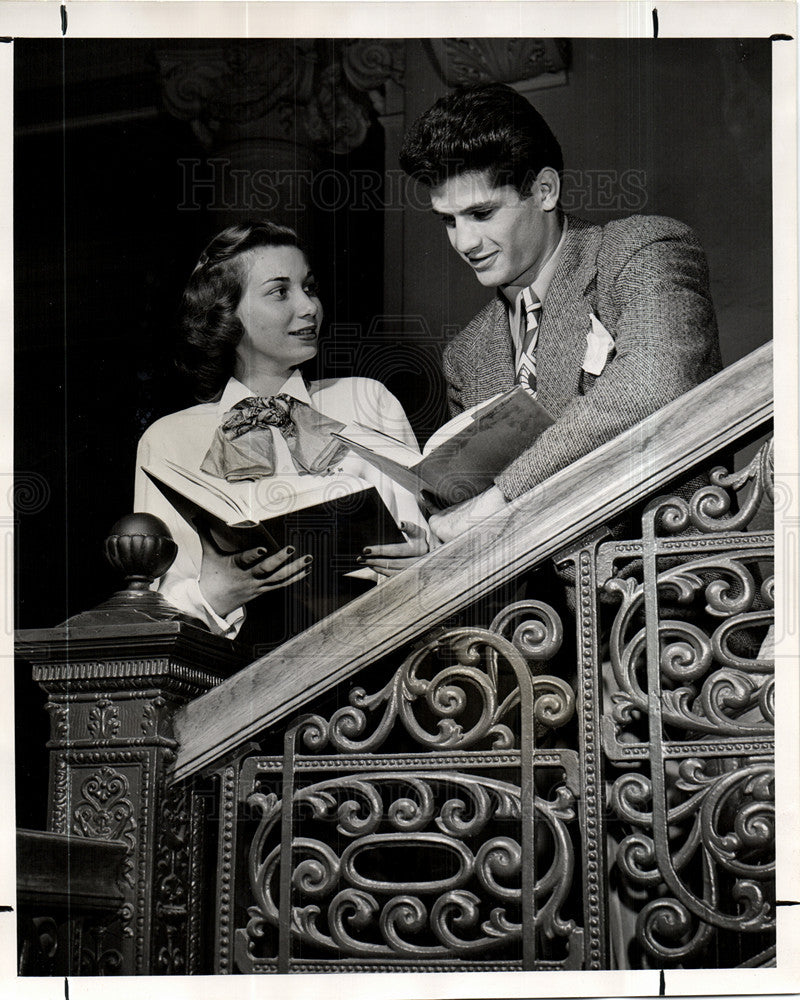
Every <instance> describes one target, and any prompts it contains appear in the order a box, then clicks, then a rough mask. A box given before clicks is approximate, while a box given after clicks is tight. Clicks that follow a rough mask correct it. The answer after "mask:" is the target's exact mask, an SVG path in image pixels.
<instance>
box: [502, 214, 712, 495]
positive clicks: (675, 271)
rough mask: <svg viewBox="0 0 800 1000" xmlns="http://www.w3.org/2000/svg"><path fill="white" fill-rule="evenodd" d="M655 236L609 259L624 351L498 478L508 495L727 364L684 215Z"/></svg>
mask: <svg viewBox="0 0 800 1000" xmlns="http://www.w3.org/2000/svg"><path fill="white" fill-rule="evenodd" d="M650 236H651V238H650V239H648V240H642V239H640V240H639V241H638V243H637V242H635V241H630V242H629V247H631V249H629V251H628V252H624V253H623V252H619V251H617V252H615V253H614V254H613V256H610V257H609V260H608V262H607V263H606V264H605V265H604V266H605V267H606V268H607V273H606V275H604V276H603V280H604V281H608V282H609V284H608V287H609V294H610V299H611V302H612V305H613V307H614V309H615V312H616V314H617V316H618V319H617V322H616V324H615V327H614V329H613V330H612V331H611V332H612V333H614V334H615V335H616V336H615V353H614V354H613V355H612V357H611V360H610V361H609V362H608V363H607V365H606V367H605V369H604V370H603V372H602V374H601V375H600V376H599V377H598V378H597V380H596V382H595V383H594V385H593V386H592V387H591V388H590V389H589V390H588V391H587V393H586V395H583V396H580V395H578V396H576V397H575V398H573V399H572V400H571V401H570V402H569V404H568V405H567V407H566V408H565V409H564V411H563V412H562V413H561V415H560V416H559V417H558V419H557V420H556V422H555V423H554V424H553V425H552V427H549V428H548V429H547V430H546V431H545V432H544V433H543V434H542V435H541V436H540V437H539V438H538V439H537V441H536V442H535V443H534V445H533V446H532V447H531V448H529V449H528V450H527V451H526V452H524V453H523V454H522V455H521V456H520V457H519V458H518V459H516V460H515V461H514V462H513V463H512V464H511V465H509V466H508V468H507V469H505V470H504V471H503V473H502V474H501V475H500V476H498V477H497V479H496V484H497V486H498V488H499V489H500V491H501V492H502V493H503V495H504V496H505V497H506V499H509V500H510V499H513V498H514V497H517V496H519V495H521V494H522V493H525V492H526V491H527V490H530V489H532V488H533V487H534V486H536V485H538V484H539V483H541V482H543V481H544V480H545V479H547V478H549V477H550V476H552V475H553V474H554V473H556V472H558V471H559V470H560V469H563V468H564V467H565V466H567V465H570V464H571V463H572V462H574V461H576V460H577V459H579V458H581V457H582V456H583V455H586V454H587V453H588V452H590V451H592V450H594V449H595V448H597V447H598V446H599V445H601V444H603V443H604V442H606V441H608V440H610V439H611V438H613V437H616V436H617V435H618V434H620V433H621V432H622V431H624V430H626V429H627V428H628V427H631V426H632V425H633V424H635V423H637V422H638V421H640V420H642V419H644V417H646V416H648V415H649V414H651V413H653V412H654V411H655V410H657V409H659V408H660V407H662V406H664V405H665V404H666V403H668V402H670V401H671V400H673V399H675V398H676V397H678V396H680V395H681V394H682V393H684V392H686V391H687V390H689V389H691V388H692V387H693V386H695V385H697V384H698V383H699V382H702V381H703V380H704V379H706V378H708V377H709V376H710V375H712V374H713V373H714V372H715V371H717V370H718V369H719V368H720V367H721V365H720V358H719V343H718V334H717V324H716V319H715V316H714V308H713V305H712V302H711V297H710V294H709V290H708V269H707V265H706V260H705V255H704V254H703V251H702V249H701V247H700V245H699V243H698V241H697V239H696V238H695V236H694V234H693V233H692V232H691V231H690V230H689V229H687V228H686V227H685V226H682V225H681V224H679V223H673V224H672V225H671V226H670V227H669V228H668V229H666V230H665V231H664V232H663V234H662V235H661V236H660V237H657V238H652V232H651V233H650ZM631 244H632V246H631ZM600 263H601V261H600V259H598V275H599V274H600ZM599 281H600V277H598V282H599ZM601 318H602V317H601Z"/></svg>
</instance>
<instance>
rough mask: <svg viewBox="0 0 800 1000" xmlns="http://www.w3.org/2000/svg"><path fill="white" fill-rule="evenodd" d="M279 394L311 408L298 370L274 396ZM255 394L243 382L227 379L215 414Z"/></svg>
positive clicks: (225, 411) (305, 386) (306, 387)
mask: <svg viewBox="0 0 800 1000" xmlns="http://www.w3.org/2000/svg"><path fill="white" fill-rule="evenodd" d="M279 393H284V394H285V395H287V396H291V397H292V398H293V399H297V400H299V401H300V402H301V403H307V404H308V405H309V406H311V405H312V404H311V396H309V394H308V386H307V385H306V383H305V381H304V379H303V375H302V373H301V372H300V370H299V369H295V371H293V372H292V374H291V375H290V376H289V378H287V379H286V381H285V382H284V383H283V385H282V386H281V387H280V389H279V390H278V392H277V393H276V395H278V394H279ZM255 395H256V393H254V392H253V390H252V389H248V388H247V386H246V385H245V384H244V382H240V381H239V380H238V379H236V378H233V377H231V378H229V379H228V384H227V385H226V386H225V389H224V391H223V393H222V396H221V397H220V400H219V402H218V403H217V412H218V413H219V414H220V415H222V414H223V413H227V412H228V410H230V409H231V407H233V406H236V404H237V403H241V401H242V400H243V399H247V397H248V396H255Z"/></svg>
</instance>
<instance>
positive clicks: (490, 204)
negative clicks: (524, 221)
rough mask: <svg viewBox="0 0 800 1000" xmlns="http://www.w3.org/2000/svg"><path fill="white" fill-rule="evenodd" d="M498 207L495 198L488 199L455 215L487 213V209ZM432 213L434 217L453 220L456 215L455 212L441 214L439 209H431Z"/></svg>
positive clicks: (477, 202) (468, 206)
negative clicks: (439, 216)
mask: <svg viewBox="0 0 800 1000" xmlns="http://www.w3.org/2000/svg"><path fill="white" fill-rule="evenodd" d="M496 205H497V203H496V201H495V200H494V199H493V198H488V199H486V200H484V201H476V202H475V203H474V204H472V205H467V207H466V208H462V209H461V210H460V211H459V212H456V213H455V214H456V215H468V214H469V213H470V212H484V211H486V209H489V208H495V207H496ZM431 211H432V212H433V214H434V215H441V216H443V217H451V218H452V216H453V214H454V213H453V212H440V211H439V210H438V209H436V208H433V207H431Z"/></svg>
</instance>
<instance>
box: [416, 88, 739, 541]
mask: <svg viewBox="0 0 800 1000" xmlns="http://www.w3.org/2000/svg"><path fill="white" fill-rule="evenodd" d="M400 164H401V166H402V167H403V169H404V170H405V171H406V173H407V174H409V175H410V176H411V177H413V178H416V179H417V180H419V181H422V182H423V183H424V184H425V185H427V186H428V187H429V189H430V198H431V207H432V209H433V211H434V212H435V213H436V214H437V215H438V216H439V218H440V219H441V220H442V222H443V224H444V225H445V227H446V228H447V234H448V236H449V238H450V242H451V244H452V246H453V248H454V249H455V251H456V252H457V253H458V254H459V256H460V257H461V258H462V259H463V260H464V261H465V263H466V264H467V265H468V266H469V267H471V268H472V270H473V271H474V273H475V277H476V278H477V279H478V281H479V282H480V283H481V284H482V285H485V286H486V287H487V289H488V288H491V289H496V290H497V294H496V295H495V296H494V298H493V299H492V300H491V301H490V302H489V303H488V304H487V305H486V306H485V307H484V308H483V309H482V310H481V311H480V312H479V313H478V315H477V316H475V317H474V319H473V320H472V321H471V322H470V323H469V324H468V325H467V326H466V327H465V328H464V329H463V330H462V331H461V332H460V333H459V334H458V335H457V336H456V337H455V339H454V340H452V341H451V342H450V343H449V344H448V346H447V348H446V350H445V353H444V361H443V365H444V373H445V377H446V379H447V383H448V390H449V401H450V410H451V413H452V415H455V414H457V413H459V412H460V411H461V410H463V409H465V408H466V407H469V406H472V405H473V404H475V403H480V402H482V401H484V400H486V399H488V398H489V397H491V396H493V395H495V394H496V393H499V392H502V391H504V390H506V389H509V388H511V387H512V386H513V385H514V384H515V383H516V382H522V383H524V384H527V385H529V387H530V388H531V391H533V392H535V393H536V396H537V398H538V400H539V401H540V402H541V403H542V404H543V405H544V406H545V408H546V409H547V410H548V411H549V412H550V413H551V414H552V416H553V417H554V418H555V423H554V424H553V426H552V427H550V428H548V429H547V430H546V431H545V432H544V433H543V434H542V435H541V436H540V437H539V439H538V440H537V441H536V442H535V444H533V446H532V447H530V448H529V449H528V450H527V451H526V452H524V454H522V455H521V456H520V457H519V458H518V459H516V461H514V462H513V463H512V464H511V465H509V466H508V468H506V469H505V470H504V471H503V472H502V474H501V475H500V476H498V477H497V479H496V480H495V485H494V486H492V487H491V488H490V489H489V490H487V491H486V492H485V493H482V494H481V495H480V496H478V497H475V498H474V499H473V500H469V501H467V502H465V503H463V504H460V505H458V506H456V507H451V508H449V509H448V510H447V511H444V512H443V513H441V514H439V515H435V516H434V518H433V519H432V521H431V525H432V527H433V528H434V530H435V531H436V533H437V534H438V535H439V537H441V538H442V539H443V540H445V541H447V540H449V539H450V538H453V537H455V536H456V535H458V534H460V533H461V532H462V531H464V530H466V529H467V528H468V527H469V526H470V525H471V524H473V523H475V521H476V520H480V519H482V518H483V517H486V516H488V515H489V514H491V513H493V512H494V511H496V510H499V509H500V508H501V507H503V506H504V505H505V504H506V502H507V501H509V500H512V499H513V498H514V497H517V496H519V495H520V494H522V493H525V492H526V491H528V490H530V489H531V488H532V487H534V486H536V485H537V484H538V483H541V482H542V481H543V480H545V479H547V478H548V477H549V476H551V475H553V474H554V473H555V472H558V470H559V469H562V468H564V467H565V466H567V465H569V464H570V463H572V462H574V461H575V460H576V459H578V458H580V457H581V456H582V455H585V454H586V453H587V452H589V451H592V450H593V449H594V448H596V447H597V446H598V445H600V444H602V443H603V442H605V441H607V440H609V439H610V438H612V437H615V436H616V435H617V434H619V433H620V432H621V431H623V430H625V429H626V428H627V427H630V426H631V425H632V424H635V423H637V422H638V421H639V420H641V419H642V418H644V417H645V416H647V415H648V414H650V413H652V412H653V411H654V410H657V409H658V408H659V407H661V406H663V405H664V404H665V403H667V402H669V401H670V400H672V399H674V398H676V397H677V396H680V395H681V394H682V393H684V392H686V391H687V390H688V389H690V388H692V387H693V386H694V385H697V384H698V383H699V382H702V381H703V380H704V379H706V378H708V377H709V376H710V375H713V374H714V373H715V372H716V371H718V370H719V368H720V367H721V361H720V354H719V343H718V336H717V325H716V319H715V316H714V308H713V306H712V303H711V297H710V294H709V290H708V271H707V266H706V261H705V256H704V254H703V251H702V249H701V247H700V245H699V243H698V241H697V239H696V238H695V236H694V234H693V233H692V232H691V230H689V229H688V228H687V227H686V226H685V225H683V224H682V223H680V222H676V221H674V220H673V219H666V218H661V217H657V216H650V217H647V216H633V217H631V218H628V219H621V220H617V221H614V222H610V223H608V224H607V225H605V226H595V225H589V224H587V223H586V222H583V221H581V220H579V219H576V218H574V217H572V216H566V215H565V214H564V213H563V212H562V211H561V208H560V194H561V178H562V172H563V160H562V155H561V148H560V146H559V144H558V141H557V140H556V138H555V136H554V135H553V133H552V132H551V131H550V128H549V127H548V125H547V123H546V122H545V121H544V119H543V118H542V117H541V116H540V115H539V114H538V112H537V111H536V110H535V109H534V108H533V107H532V106H531V105H530V104H529V103H528V101H527V100H525V98H523V97H522V96H521V95H520V94H518V93H517V92H516V91H514V90H513V89H512V88H510V87H507V86H505V85H503V84H488V85H485V86H477V87H470V88H466V89H461V90H457V91H455V92H453V93H451V94H449V95H447V96H446V97H443V98H442V99H441V100H439V101H437V102H436V104H434V105H433V107H432V108H430V109H429V110H428V111H427V112H425V114H423V115H422V116H421V117H420V118H419V119H418V120H417V121H416V122H415V123H414V124H413V125H412V127H411V128H410V130H409V131H408V133H407V135H406V137H405V141H404V144H403V149H402V152H401V155H400Z"/></svg>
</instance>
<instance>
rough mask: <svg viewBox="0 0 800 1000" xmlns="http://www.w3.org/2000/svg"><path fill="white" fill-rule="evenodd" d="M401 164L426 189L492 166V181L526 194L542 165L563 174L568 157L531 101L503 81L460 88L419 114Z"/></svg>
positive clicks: (403, 149)
mask: <svg viewBox="0 0 800 1000" xmlns="http://www.w3.org/2000/svg"><path fill="white" fill-rule="evenodd" d="M400 166H401V167H402V168H403V170H404V171H405V172H406V173H407V174H408V175H409V176H410V177H412V178H414V179H415V180H418V181H420V182H421V183H423V184H425V185H427V186H428V187H436V186H437V185H438V184H441V183H442V182H443V181H446V180H448V179H449V178H451V177H455V176H457V175H458V174H464V173H468V172H470V171H483V170H488V171H489V174H490V178H491V181H492V183H493V184H494V185H496V186H501V185H505V184H510V185H512V186H513V187H515V188H516V189H517V191H518V192H519V193H520V194H521V195H528V194H530V190H531V186H532V185H533V182H534V180H535V179H536V177H537V175H538V174H539V171H540V170H542V168H543V167H552V168H553V169H554V170H556V171H558V174H559V176H560V175H561V174H562V172H563V170H564V158H563V156H562V153H561V146H560V145H559V144H558V139H556V137H555V136H554V135H553V133H552V132H551V131H550V126H549V125H548V124H547V122H546V121H545V120H544V118H542V116H541V115H540V114H539V112H538V111H537V110H536V109H535V108H534V107H533V105H532V104H531V103H530V102H529V101H527V100H525V98H524V97H523V96H522V95H521V94H518V93H517V91H516V90H514V89H513V88H512V87H508V86H506V85H505V84H504V83H487V84H479V85H476V86H471V87H459V88H458V89H457V90H454V91H453V92H452V93H450V94H447V95H446V96H445V97H441V98H440V99H439V100H438V101H437V102H436V103H435V104H434V105H433V106H432V107H431V108H429V109H428V110H427V111H426V112H425V114H423V115H421V116H420V117H419V118H418V119H417V120H416V121H415V122H414V124H413V125H412V126H411V128H410V129H409V130H408V132H407V133H406V136H405V139H404V140H403V148H402V150H401V152H400Z"/></svg>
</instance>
